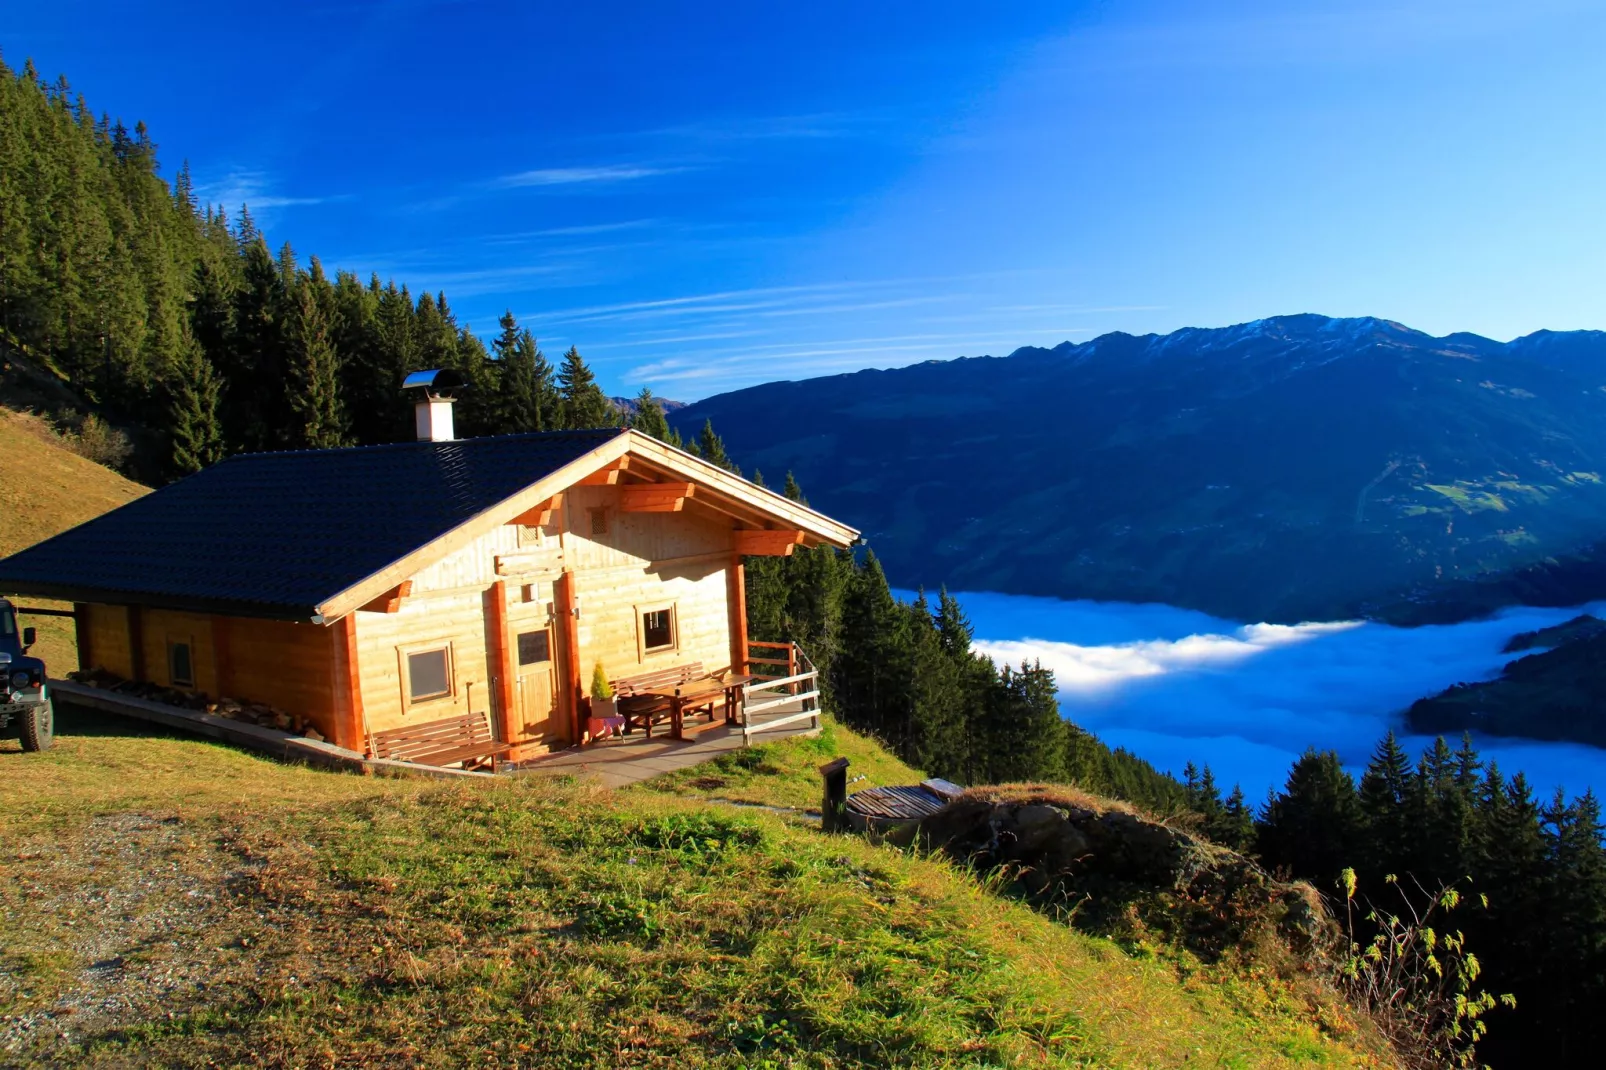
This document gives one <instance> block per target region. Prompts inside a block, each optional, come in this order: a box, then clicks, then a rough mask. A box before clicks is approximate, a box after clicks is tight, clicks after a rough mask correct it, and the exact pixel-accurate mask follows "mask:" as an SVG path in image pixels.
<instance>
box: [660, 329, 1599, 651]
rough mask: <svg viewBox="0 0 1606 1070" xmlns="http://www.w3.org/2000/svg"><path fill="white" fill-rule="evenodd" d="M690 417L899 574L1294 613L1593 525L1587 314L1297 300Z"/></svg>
mask: <svg viewBox="0 0 1606 1070" xmlns="http://www.w3.org/2000/svg"><path fill="white" fill-rule="evenodd" d="M705 419H712V420H713V422H714V426H715V427H716V429H717V430H718V431H719V432H720V434H721V435H722V436H723V437H724V439H725V442H726V445H727V447H728V448H729V450H730V452H731V453H732V455H733V456H735V457H736V458H738V459H739V460H740V461H742V462H743V463H744V464H746V465H748V466H749V467H754V466H756V467H757V468H759V469H760V470H764V471H767V472H770V473H772V474H775V475H779V474H780V473H781V472H784V471H786V470H792V471H794V472H795V474H796V475H797V478H798V479H799V481H800V482H801V483H802V485H803V487H804V489H805V490H807V491H809V493H810V495H811V499H813V500H814V501H815V504H817V505H819V506H820V507H822V508H824V509H826V510H827V511H829V512H832V513H833V514H834V515H840V516H845V517H848V518H849V519H850V520H851V521H852V522H854V523H855V524H857V525H858V526H860V527H861V528H863V529H864V530H865V531H866V533H867V536H868V537H869V539H870V541H871V542H872V543H873V545H874V546H875V547H876V551H877V553H878V554H879V555H880V556H881V557H882V559H883V562H884V563H885V565H886V567H887V569H888V572H889V575H891V576H892V577H893V578H894V580H895V582H898V583H900V584H903V585H907V586H914V585H916V584H925V585H928V586H936V585H938V584H940V583H946V584H947V585H949V586H950V587H954V588H965V589H975V590H1000V591H1005V592H1007V593H1028V594H1051V595H1055V596H1057V597H1062V598H1101V599H1112V600H1122V601H1163V602H1169V603H1171V604H1175V605H1182V606H1187V607H1189V608H1194V609H1201V610H1204V611H1207V612H1212V613H1216V614H1218V615H1221V616H1228V617H1233V618H1235V619H1266V620H1283V621H1293V620H1301V619H1313V618H1318V617H1332V616H1339V615H1356V614H1367V613H1372V612H1376V611H1377V610H1378V607H1380V606H1382V605H1386V604H1388V603H1390V602H1392V601H1397V600H1398V599H1399V598H1400V597H1401V596H1402V595H1403V594H1406V593H1408V592H1413V591H1416V590H1418V589H1420V588H1422V587H1423V586H1424V585H1429V586H1431V585H1432V584H1435V583H1437V582H1439V581H1442V580H1446V579H1452V580H1454V579H1461V580H1465V579H1470V578H1474V577H1481V576H1487V575H1490V574H1495V573H1499V572H1501V571H1504V570H1507V569H1511V568H1519V567H1523V566H1525V565H1529V564H1532V563H1533V562H1535V561H1539V560H1543V559H1544V558H1546V557H1547V556H1549V555H1551V554H1556V553H1563V552H1566V551H1568V550H1570V549H1572V548H1574V547H1577V546H1579V545H1582V544H1585V543H1588V542H1591V541H1594V540H1597V539H1599V538H1600V537H1601V536H1602V534H1606V488H1603V487H1602V483H1601V479H1602V472H1603V471H1606V332H1600V331H1579V332H1556V331H1538V332H1534V333H1532V334H1529V335H1525V336H1522V337H1520V338H1517V339H1513V340H1512V341H1510V342H1499V341H1496V340H1493V339H1488V338H1484V337H1482V336H1479V335H1475V334H1470V333H1468V332H1456V333H1453V334H1450V335H1445V336H1442V337H1435V336H1433V335H1430V334H1427V333H1425V332H1422V331H1418V330H1415V329H1413V328H1410V327H1407V326H1405V325H1403V324H1400V323H1397V322H1395V321H1392V320H1386V319H1381V318H1378V317H1353V318H1346V319H1338V318H1332V317H1324V316H1320V315H1317V314H1314V313H1303V314H1298V315H1292V316H1274V317H1267V318H1264V319H1260V320H1254V321H1250V322H1248V323H1243V324H1235V325H1231V326H1228V327H1218V328H1197V327H1189V328H1183V329H1180V330H1178V331H1173V332H1170V333H1168V334H1147V335H1131V334H1126V333H1124V332H1111V333H1108V334H1104V335H1100V336H1099V337H1097V338H1094V339H1090V340H1089V341H1086V342H1068V341H1067V342H1064V343H1061V344H1060V345H1057V346H1054V347H1052V348H1044V347H1032V346H1023V347H1020V348H1018V349H1016V350H1015V351H1014V352H1012V353H1011V354H1010V355H1008V356H1005V357H997V356H991V355H985V356H974V357H961V358H956V359H954V360H949V361H927V362H923V363H920V364H915V365H910V366H907V367H903V368H897V369H866V370H862V371H858V372H850V373H843V374H839V375H833V376H823V377H819V378H814V379H805V380H798V381H790V382H775V383H767V384H762V385H760V386H755V387H749V388H746V389H744V390H739V391H733V392H730V393H727V394H722V395H717V396H715V397H713V398H707V399H704V400H703V401H699V402H696V403H694V404H692V405H689V406H687V407H686V408H685V409H681V410H679V411H677V412H676V413H675V414H674V415H673V416H672V417H671V422H672V423H673V424H674V425H675V426H677V427H678V428H680V429H681V430H682V431H683V432H685V431H690V430H695V429H696V428H700V427H701V425H702V423H703V421H704V420H705ZM1011 546H1013V547H1014V549H1011Z"/></svg>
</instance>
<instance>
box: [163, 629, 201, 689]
mask: <svg viewBox="0 0 1606 1070" xmlns="http://www.w3.org/2000/svg"><path fill="white" fill-rule="evenodd" d="M167 679H168V682H169V683H171V684H172V685H173V686H174V687H194V686H195V659H194V658H192V657H191V656H190V644H189V643H186V642H180V641H179V640H176V639H169V640H168V641H167Z"/></svg>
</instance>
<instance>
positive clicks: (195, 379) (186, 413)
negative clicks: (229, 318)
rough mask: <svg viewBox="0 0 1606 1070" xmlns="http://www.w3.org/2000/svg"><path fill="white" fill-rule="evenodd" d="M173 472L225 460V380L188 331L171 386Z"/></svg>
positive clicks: (182, 474) (170, 416)
mask: <svg viewBox="0 0 1606 1070" xmlns="http://www.w3.org/2000/svg"><path fill="white" fill-rule="evenodd" d="M168 397H169V402H168V423H169V426H170V428H171V432H170V434H171V438H172V457H171V464H172V468H173V471H174V472H175V473H177V474H178V475H181V476H184V475H189V474H191V473H192V472H199V471H200V470H201V469H203V468H207V467H210V466H211V465H214V464H216V463H217V462H218V461H221V460H222V459H223V455H224V449H223V423H222V420H221V418H220V416H219V407H220V401H221V397H222V383H221V381H220V380H219V379H218V375H217V372H216V370H214V369H213V367H212V363H211V362H210V361H208V360H207V359H206V355H205V354H204V353H202V352H201V346H200V343H198V342H196V340H195V338H194V336H193V335H191V334H189V332H188V331H186V332H185V335H184V345H183V348H182V349H181V350H180V357H179V360H178V361H177V362H176V363H175V364H174V366H173V369H172V377H171V380H170V382H169V385H168Z"/></svg>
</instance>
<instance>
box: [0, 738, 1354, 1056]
mask: <svg viewBox="0 0 1606 1070" xmlns="http://www.w3.org/2000/svg"><path fill="white" fill-rule="evenodd" d="M61 730H62V735H61V737H60V738H59V739H58V743H57V747H56V749H55V750H54V751H51V752H47V753H45V754H42V755H22V754H20V753H18V752H17V750H16V745H15V744H14V743H10V742H7V743H0V842H4V843H5V844H7V849H6V851H5V853H4V854H3V855H0V916H4V917H6V918H7V919H8V929H7V936H6V938H5V940H4V941H0V1062H8V1064H9V1061H21V1062H23V1063H24V1064H26V1062H27V1060H28V1059H30V1058H31V1059H34V1060H37V1062H39V1063H40V1064H59V1063H61V1062H82V1063H87V1064H91V1065H124V1064H127V1063H135V1064H138V1065H147V1064H162V1065H204V1064H208V1063H211V1064H223V1065H273V1066H289V1065H358V1064H363V1065H380V1066H386V1065H390V1066H403V1065H405V1066H412V1065H425V1066H429V1065H485V1066H491V1065H498V1066H505V1065H542V1066H615V1065H629V1066H730V1067H736V1066H810V1067H813V1066H818V1067H835V1066H844V1067H846V1066H885V1065H907V1066H981V1065H1023V1066H1128V1067H1166V1066H1182V1065H1187V1066H1233V1067H1260V1066H1294V1065H1325V1066H1354V1065H1374V1064H1372V1063H1370V1062H1369V1061H1368V1060H1367V1058H1366V1057H1365V1056H1363V1055H1360V1054H1357V1051H1356V1047H1357V1045H1358V1044H1359V1041H1358V1039H1357V1036H1358V1034H1355V1033H1354V1032H1353V1030H1352V1028H1351V1027H1348V1026H1346V1025H1344V1024H1343V1023H1329V1028H1328V1029H1325V1030H1324V1029H1320V1028H1318V1027H1317V1025H1316V1024H1315V1023H1314V1021H1313V1020H1312V1019H1313V1016H1312V1013H1311V1012H1310V1011H1309V1010H1308V1009H1306V1008H1304V1007H1302V1006H1297V1005H1295V1004H1294V1001H1292V1000H1291V998H1290V997H1289V996H1287V995H1286V993H1281V992H1280V991H1279V990H1278V989H1277V988H1276V987H1275V986H1274V985H1269V984H1264V983H1259V982H1249V981H1243V980H1234V981H1229V980H1226V979H1223V978H1213V977H1211V976H1209V975H1208V974H1207V973H1205V972H1204V971H1200V970H1197V969H1193V970H1189V969H1184V968H1181V967H1179V965H1178V964H1177V963H1175V962H1167V961H1163V960H1160V959H1156V958H1145V957H1141V956H1137V957H1135V956H1132V955H1128V954H1127V953H1125V952H1123V951H1122V950H1121V949H1120V948H1118V947H1117V946H1115V945H1114V944H1112V943H1109V942H1107V941H1103V940H1097V939H1092V938H1089V937H1086V936H1084V935H1081V934H1078V933H1076V932H1074V931H1072V930H1070V929H1068V928H1066V927H1064V926H1062V925H1060V924H1057V923H1055V922H1053V921H1051V920H1050V919H1048V918H1046V917H1043V916H1041V915H1039V914H1037V913H1034V912H1032V911H1031V910H1028V909H1026V908H1025V907H1023V906H1021V905H1019V904H1016V903H1013V902H1010V901H1007V900H1004V899H1001V898H999V897H997V896H995V895H993V894H991V893H989V892H988V891H986V890H985V889H984V888H983V887H981V886H980V885H978V884H977V883H976V881H974V880H973V879H972V878H971V877H969V876H967V875H965V874H963V873H961V872H959V871H956V870H955V869H953V868H952V867H950V866H948V865H946V864H943V863H940V862H936V861H930V860H922V859H918V858H913V857H910V856H907V855H905V854H903V853H900V852H897V851H895V850H893V849H891V848H884V847H873V846H871V845H869V844H867V843H865V842H864V841H862V840H859V839H855V838H848V837H830V838H827V837H824V836H822V835H821V834H819V833H818V832H816V831H813V830H811V829H809V828H807V827H804V826H802V825H801V824H799V823H797V822H795V821H790V820H788V819H786V818H783V817H782V816H779V815H776V814H771V813H766V812H758V811H752V810H741V809H739V808H737V807H733V806H729V805H725V804H710V803H707V802H700V801H697V800H695V799H691V798H682V797H677V793H686V792H690V791H692V790H694V789H693V788H691V787H690V786H689V783H688V781H687V780H686V779H685V778H681V779H677V780H675V781H672V782H667V783H662V784H656V785H651V786H649V787H648V788H646V789H632V790H630V791H628V792H620V793H609V792H606V791H602V790H600V789H595V788H592V787H590V786H587V785H584V784H579V783H574V782H572V781H568V780H561V779H549V778H525V779H521V780H515V781H505V782H500V783H492V784H469V785H459V784H453V785H441V784H437V783H432V782H424V781H407V780H387V779H374V778H369V779H364V778H361V777H355V776H346V775H338V774H327V773H319V772H315V771H311V770H307V769H301V768H295V767H287V766H283V765H278V764H275V763H272V762H269V761H266V760H260V759H257V758H254V757H250V756H247V755H245V754H242V753H239V752H235V751H232V750H230V749H228V748H224V747H220V746H216V745H212V744H207V743H199V742H194V741H189V740H181V739H174V738H168V737H164V736H160V735H148V734H143V733H141V732H140V731H138V730H137V729H133V728H130V727H129V726H127V725H125V724H122V723H119V722H115V721H113V720H110V719H107V720H94V719H89V718H87V717H86V716H85V715H81V714H72V713H68V714H67V715H66V716H64V718H63V724H62V726H61ZM837 751H843V752H846V753H848V754H849V755H850V756H852V757H854V759H855V767H856V768H857V767H859V766H860V765H864V766H873V765H875V764H877V763H878V762H879V763H881V768H882V770H883V771H884V772H886V773H888V774H889V775H891V774H892V773H894V772H895V771H896V770H897V766H896V765H895V763H893V761H892V759H890V758H886V757H885V756H878V755H877V754H876V752H875V748H874V747H873V745H872V744H870V743H868V742H866V741H864V740H861V739H859V738H857V737H855V736H853V735H852V734H850V733H848V732H846V731H844V730H842V729H840V728H838V729H835V730H833V731H832V732H831V733H829V734H828V735H827V737H826V738H825V739H824V740H822V741H814V742H791V743H785V744H776V745H771V746H769V747H765V748H760V749H758V750H757V751H756V752H755V753H756V754H757V758H756V759H747V760H746V763H745V767H743V763H740V762H738V763H737V767H736V768H730V767H725V768H721V767H718V766H716V767H707V771H706V772H705V773H704V775H706V776H709V777H721V778H725V782H724V783H722V784H721V785H719V786H718V787H717V789H715V794H720V795H725V796H733V795H735V794H737V793H742V794H745V795H746V796H747V797H748V798H749V799H752V800H755V801H768V802H771V803H774V804H779V805H793V804H800V803H804V802H806V801H809V796H811V795H812V792H807V793H806V792H805V784H806V781H807V780H808V777H809V773H808V770H810V769H811V768H812V767H813V766H814V765H815V764H817V763H819V762H821V761H823V760H825V759H826V758H827V757H829V756H830V755H831V754H833V753H835V752H837ZM766 783H768V784H770V785H771V786H772V787H773V788H774V791H773V793H766V791H765V789H764V785H765V784H766ZM47 1012H48V1014H49V1017H47V1016H46V1014H47Z"/></svg>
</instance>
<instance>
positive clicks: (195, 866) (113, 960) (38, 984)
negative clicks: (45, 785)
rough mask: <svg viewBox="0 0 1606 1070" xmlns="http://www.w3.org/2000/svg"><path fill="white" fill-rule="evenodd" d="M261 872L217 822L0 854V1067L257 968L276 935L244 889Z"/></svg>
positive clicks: (155, 827) (157, 823) (36, 1057)
mask: <svg viewBox="0 0 1606 1070" xmlns="http://www.w3.org/2000/svg"><path fill="white" fill-rule="evenodd" d="M264 864H265V863H264V861H263V859H262V858H261V857H260V856H255V857H253V855H252V853H251V852H250V851H247V850H244V849H243V848H241V847H240V846H239V845H238V844H235V843H233V842H231V840H230V838H229V835H228V830H223V831H221V832H220V831H219V829H218V828H217V826H216V824H215V823H209V824H206V825H196V824H192V823H189V822H187V821H185V820H184V819H181V818H179V817H175V816H171V815H152V814H142V813H122V814H114V815H106V816H101V817H97V818H94V819H93V820H91V821H90V822H89V823H88V824H87V826H86V827H83V828H82V829H80V830H79V831H77V832H75V833H73V834H69V835H67V836H58V837H53V838H51V839H49V840H45V839H43V838H41V839H39V840H37V841H35V842H33V843H29V844H26V845H24V846H23V848H22V849H20V850H17V851H14V852H8V854H7V855H6V856H3V857H0V911H3V914H4V916H5V917H7V918H8V919H10V925H9V926H8V930H7V932H6V934H5V936H4V937H3V938H0V1064H3V1065H24V1066H25V1065H30V1064H52V1063H55V1062H56V1061H57V1060H59V1059H63V1058H64V1057H65V1056H67V1055H68V1053H70V1052H71V1053H81V1052H82V1044H83V1043H84V1042H85V1041H86V1040H88V1039H91V1038H93V1037H96V1036H98V1035H103V1034H106V1033H108V1032H114V1031H116V1030H117V1029H119V1028H121V1027H126V1026H128V1025H131V1024H133V1023H136V1022H149V1021H151V1020H153V1019H154V1020H159V1019H162V1018H166V1017H171V1016H173V1015H174V1014H176V1013H182V1012H183V1011H184V1010H186V1009H190V1008H193V1007H195V1006H197V1005H198V1004H201V1003H204V1002H210V1000H209V998H208V996H209V992H211V991H212V990H214V989H217V988H219V987H220V986H227V985H229V984H230V983H231V982H232V981H234V980H237V979H239V977H240V974H241V972H242V970H244V971H246V972H248V973H255V972H257V966H256V965H255V964H254V963H253V962H252V961H251V960H253V959H255V958H256V956H255V955H254V954H253V951H254V947H253V945H254V944H259V943H260V942H261V940H262V937H263V935H264V933H265V932H271V931H275V930H279V929H281V928H282V925H281V922H282V919H279V918H275V917H273V916H271V911H270V910H264V909H263V904H262V900H261V899H260V898H259V897H257V896H255V895H253V894H251V893H252V890H253V889H254V888H255V887H256V885H257V883H258V880H259V878H260V875H261V872H262V870H263V868H264Z"/></svg>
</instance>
